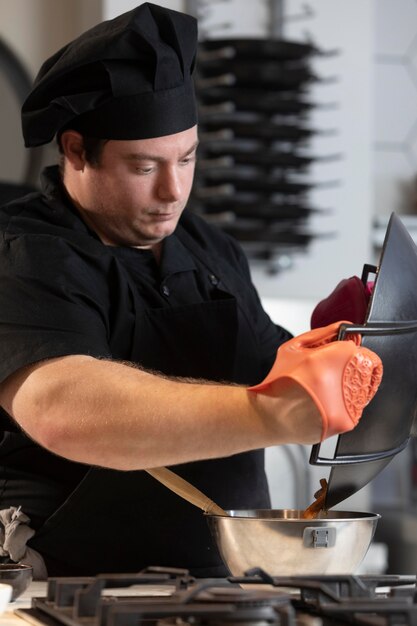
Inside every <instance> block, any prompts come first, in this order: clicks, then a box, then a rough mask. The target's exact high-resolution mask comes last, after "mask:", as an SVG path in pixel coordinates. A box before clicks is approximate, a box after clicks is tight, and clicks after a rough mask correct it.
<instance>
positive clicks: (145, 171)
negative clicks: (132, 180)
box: [135, 167, 153, 174]
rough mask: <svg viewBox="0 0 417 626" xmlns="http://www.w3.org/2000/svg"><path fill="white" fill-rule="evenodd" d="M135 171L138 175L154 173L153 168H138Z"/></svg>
mask: <svg viewBox="0 0 417 626" xmlns="http://www.w3.org/2000/svg"><path fill="white" fill-rule="evenodd" d="M135 171H136V173H137V174H151V173H152V172H153V167H136V168H135Z"/></svg>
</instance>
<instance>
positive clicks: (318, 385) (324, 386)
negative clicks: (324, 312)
mask: <svg viewBox="0 0 417 626" xmlns="http://www.w3.org/2000/svg"><path fill="white" fill-rule="evenodd" d="M342 323H349V322H340V321H339V322H336V323H334V324H330V325H329V326H326V327H324V328H316V329H314V330H311V331H309V332H307V333H304V334H302V335H299V336H298V337H294V339H290V341H287V342H285V343H284V344H282V345H281V346H280V348H279V349H278V352H277V358H276V360H275V363H274V365H273V366H272V369H271V371H270V372H269V374H268V375H267V376H266V378H265V380H263V381H262V382H261V383H259V384H258V385H255V386H253V387H250V388H249V389H250V390H251V391H255V392H257V393H259V392H262V391H264V390H266V389H268V388H270V387H271V385H273V384H274V383H277V382H279V381H280V380H284V379H285V380H287V381H288V380H290V381H293V382H295V383H298V384H299V385H301V387H303V388H304V389H305V390H306V391H307V393H308V394H309V396H310V397H311V399H312V401H313V402H314V404H315V405H316V407H317V408H318V410H319V411H320V414H321V418H322V436H321V440H323V439H326V438H327V437H331V436H332V435H336V434H340V433H343V432H347V431H349V430H352V428H354V427H355V426H356V424H357V423H358V421H359V419H360V418H361V416H362V412H363V409H364V408H365V406H366V405H367V404H368V403H369V402H370V401H371V400H372V398H373V397H374V395H375V393H376V392H377V390H378V387H379V384H380V382H381V379H382V372H383V367H382V361H381V359H380V358H379V356H378V355H377V354H375V353H374V352H373V351H372V350H369V349H368V348H363V347H361V346H360V341H361V338H360V335H350V336H349V339H346V340H344V341H336V339H337V336H338V331H339V327H340V325H341V324H342Z"/></svg>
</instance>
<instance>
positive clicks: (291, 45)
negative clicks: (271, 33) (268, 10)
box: [199, 38, 323, 61]
mask: <svg viewBox="0 0 417 626" xmlns="http://www.w3.org/2000/svg"><path fill="white" fill-rule="evenodd" d="M199 48H200V52H199V58H202V59H210V58H223V59H230V58H234V57H240V58H243V57H249V58H252V59H253V58H263V59H274V60H275V61H300V60H303V59H307V58H309V57H311V56H312V55H322V54H323V53H322V52H320V50H319V49H318V48H316V47H315V46H314V45H313V44H311V43H308V42H307V43H301V42H295V41H289V40H284V39H260V38H252V39H243V38H237V39H226V38H223V39H212V40H206V41H203V42H201V43H200V46H199Z"/></svg>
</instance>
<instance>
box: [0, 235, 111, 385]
mask: <svg viewBox="0 0 417 626" xmlns="http://www.w3.org/2000/svg"><path fill="white" fill-rule="evenodd" d="M100 263H102V261H101V260H100V259H99V258H98V257H97V255H96V256H95V255H94V253H93V252H92V253H91V254H90V255H89V254H88V253H85V251H84V252H81V251H80V250H78V249H77V245H76V244H75V243H73V242H69V241H66V240H64V239H61V238H59V237H56V236H50V235H37V234H35V235H33V234H31V235H17V236H14V237H12V238H8V239H5V238H4V239H2V240H1V241H0V381H2V380H4V379H5V378H7V377H8V376H9V375H10V374H12V373H13V372H15V371H17V370H18V369H20V368H21V367H23V366H25V365H28V364H31V363H35V362H38V361H40V360H44V359H48V358H53V357H58V356H64V355H71V354H87V355H91V356H94V357H98V358H100V357H101V358H108V357H110V350H109V345H108V335H109V323H108V319H107V315H108V314H107V311H108V310H109V306H108V297H109V296H108V288H107V285H106V281H105V275H106V273H105V272H103V271H102V268H101V269H100Z"/></svg>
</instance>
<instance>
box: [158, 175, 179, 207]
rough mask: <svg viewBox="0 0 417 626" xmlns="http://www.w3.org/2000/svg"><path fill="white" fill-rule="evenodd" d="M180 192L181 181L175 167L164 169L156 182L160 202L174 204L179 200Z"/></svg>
mask: <svg viewBox="0 0 417 626" xmlns="http://www.w3.org/2000/svg"><path fill="white" fill-rule="evenodd" d="M181 191H182V186H181V180H180V176H179V173H178V171H177V169H176V168H175V167H169V168H166V169H164V171H163V172H161V176H160V179H159V181H158V196H159V197H160V198H161V199H162V200H166V201H169V202H174V201H175V200H179V199H180V198H181Z"/></svg>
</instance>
